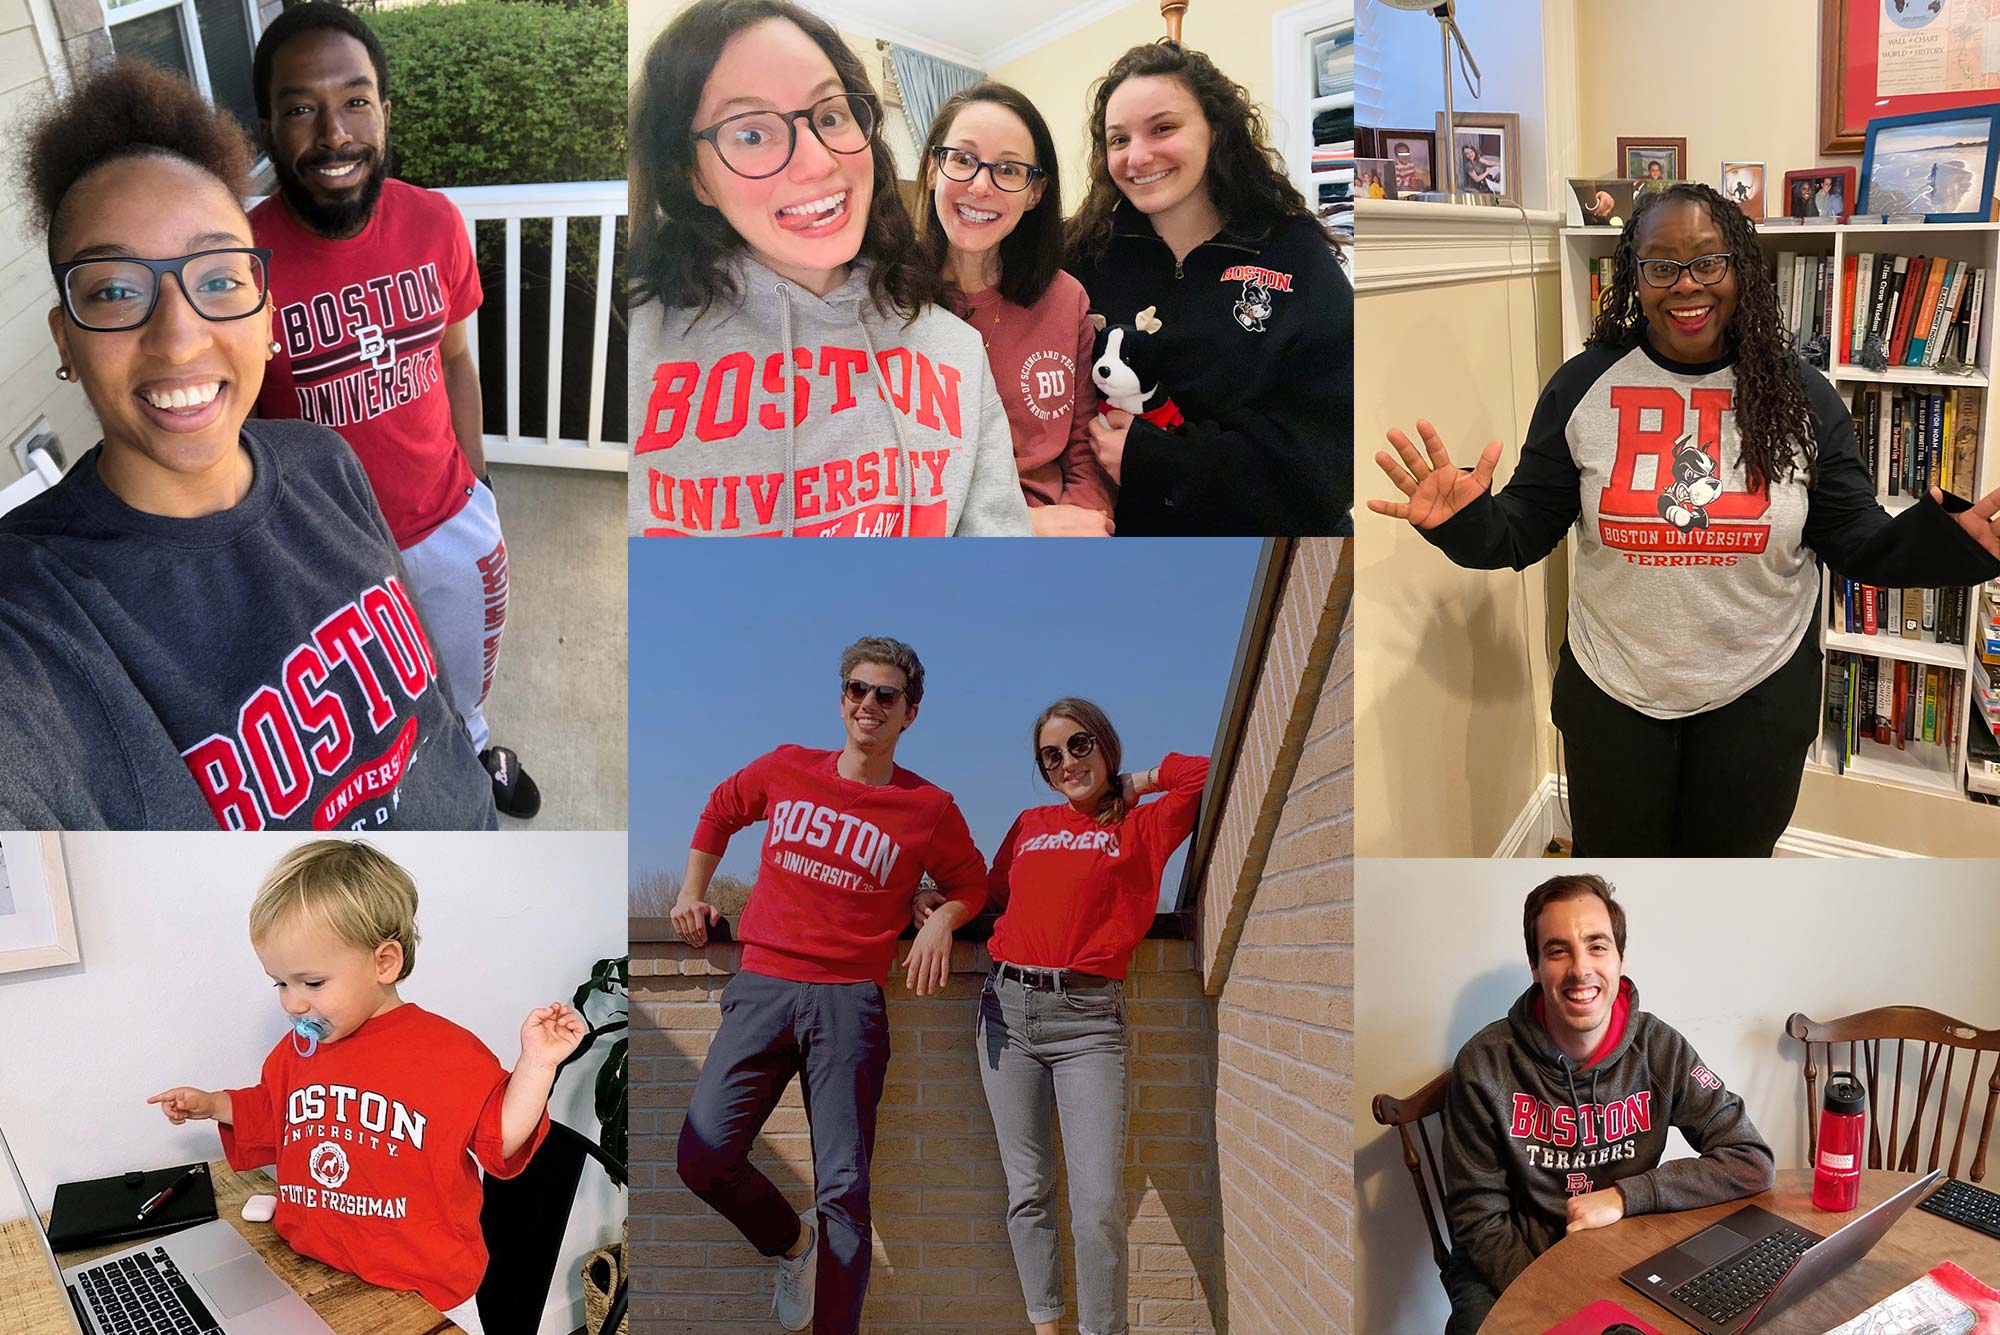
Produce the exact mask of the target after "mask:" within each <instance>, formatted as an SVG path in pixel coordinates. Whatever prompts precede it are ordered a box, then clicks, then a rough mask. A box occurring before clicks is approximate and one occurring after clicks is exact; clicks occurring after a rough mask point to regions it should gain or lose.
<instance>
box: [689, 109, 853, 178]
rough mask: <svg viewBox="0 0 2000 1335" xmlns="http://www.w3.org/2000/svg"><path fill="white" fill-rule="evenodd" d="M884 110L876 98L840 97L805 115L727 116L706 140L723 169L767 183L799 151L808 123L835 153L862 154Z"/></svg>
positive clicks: (702, 133)
mask: <svg viewBox="0 0 2000 1335" xmlns="http://www.w3.org/2000/svg"><path fill="white" fill-rule="evenodd" d="M880 113H881V104H880V103H879V102H877V101H876V100H875V97H874V95H873V94H870V93H835V94H834V95H833V96H832V97H823V98H821V99H820V100H819V101H817V102H815V103H813V104H812V105H811V106H809V107H806V108H804V109H803V110H799V111H746V112H743V113H742V114H740V115H736V116H727V117H724V118H723V119H722V120H719V121H717V122H716V123H715V124H713V125H711V126H709V127H708V128H707V129H706V130H697V131H696V132H695V136H694V137H695V138H696V139H697V140H702V139H706V140H707V141H708V145H709V147H710V148H713V149H714V150H715V156H717V157H718V158H721V159H722V165H723V166H725V167H727V168H729V170H731V171H733V172H735V173H736V174H737V175H738V176H742V177H746V178H748V179H749V180H752V181H761V180H763V179H764V178H765V177H767V176H776V175H777V174H778V173H779V172H781V171H783V170H784V169H785V164H787V163H789V162H790V161H791V160H792V154H793V153H794V152H796V151H797V149H798V146H799V125H798V123H799V122H800V121H801V120H803V121H804V122H805V123H806V125H807V126H808V127H809V128H810V129H811V130H812V132H813V138H815V139H817V140H819V141H820V143H822V144H824V145H825V146H826V149H827V151H828V152H830V153H859V152H860V151H861V150H862V149H864V148H866V147H868V144H869V140H870V139H871V137H872V136H873V135H874V133H875V123H876V121H877V120H878V119H879V118H880Z"/></svg>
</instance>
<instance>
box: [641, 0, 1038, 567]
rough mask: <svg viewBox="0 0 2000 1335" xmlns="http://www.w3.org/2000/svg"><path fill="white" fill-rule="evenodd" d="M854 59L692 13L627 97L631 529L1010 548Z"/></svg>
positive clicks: (763, 5)
mask: <svg viewBox="0 0 2000 1335" xmlns="http://www.w3.org/2000/svg"><path fill="white" fill-rule="evenodd" d="M881 118H882V105H881V102H880V100H879V99H878V98H877V97H876V96H875V93H874V90H873V89H872V88H871V87H870V85H869V82H868V76H867V74H866V72H865V71H864V70H863V68H862V65H861V62H860V61H859V60H858V59H857V58H856V57H855V55H854V53H853V52H851V51H849V50H848V49H847V46H846V44H845V43H843V42H842V41H841V39H840V36H839V34H837V33H836V32H834V30H833V29H832V27H830V26H829V25H828V24H827V23H826V22H825V21H824V20H822V19H820V18H817V17H815V16H814V15H812V14H810V13H808V12H807V11H806V10H804V9H802V8H800V7H799V6H797V5H795V4H791V3H789V0H698V3H696V4H693V5H691V6H689V7H688V8H687V9H686V10H685V11H683V12H682V13H681V15H680V16H679V17H678V18H676V19H675V20H674V22H673V23H672V24H671V25H670V26H669V27H668V28H667V30H666V31H665V32H664V33H663V34H661V36H660V37H659V38H658V39H657V40H656V41H655V42H654V43H653V46H652V49H651V50H650V51H649V52H648V53H647V56H646V60H645V63H644V66H643V68H642V70H641V72H640V76H639V79H638V85H637V87H636V89H635V91H634V93H633V98H632V115H631V137H632V173H633V174H632V201H633V210H632V217H633V230H632V246H631V258H630V264H631V274H632V289H633V294H634V299H633V306H634V308H635V309H634V312H633V316H632V330H631V339H630V345H629V346H630V352H629V357H630V365H629V368H628V370H629V378H628V381H627V393H628V394H629V395H630V401H631V407H632V421H633V423H634V436H633V444H632V458H631V474H630V481H629V490H628V493H627V496H628V499H627V517H628V522H629V528H630V531H631V532H632V534H634V535H635V536H675V535H700V536H711V535H715V536H741V535H749V534H784V535H786V536H793V535H797V536H801V537H807V536H828V537H832V536H850V537H873V536H912V535H914V536H946V535H951V534H964V535H995V534H1026V533H1028V532H1029V531H1030V529H1029V522H1028V506H1027V502H1026V501H1025V500H1024V499H1023V498H1022V495H1021V485H1020V479H1019V477H1018V476H1017V474H1016V473H1015V469H1014V443H1013V439H1012V437H1011V435H1010V434H1009V432H1008V426H1007V414H1006V411H1005V409H1004V408H1003V407H1002V405H1001V402H1000V396H999V391H998V390H997V389H996V388H995V387H994V384H993V375H992V373H991V372H990V371H989V370H988V369H987V365H986V358H985V352H984V349H983V348H982V347H981V346H980V342H979V338H978V336H977V335H976V334H975V333H974V332H973V331H972V330H971V328H969V327H968V326H967V325H966V324H965V323H964V322H963V321H961V320H959V319H957V318H956V317H954V316H953V315H951V313H950V312H949V311H947V310H945V309H943V308H942V307H940V306H939V305H938V304H937V302H938V298H939V294H940V288H939V281H938V275H937V271H936V269H935V268H933V267H930V266H927V265H926V264H925V263H924V262H923V259H922V255H921V252H920V251H919V250H918V249H917V246H916V240H915V236H914V233H913V232H912V230H911V225H910V219H909V215H908V214H907V213H905V212H904V210H903V203H902V200H901V198H900V197H899V196H898V195H897V193H896V171H895V164H894V162H893V160H892V158H891V155H890V153H889V151H888V149H887V147H886V146H884V145H883V144H882V142H881V138H880V128H881Z"/></svg>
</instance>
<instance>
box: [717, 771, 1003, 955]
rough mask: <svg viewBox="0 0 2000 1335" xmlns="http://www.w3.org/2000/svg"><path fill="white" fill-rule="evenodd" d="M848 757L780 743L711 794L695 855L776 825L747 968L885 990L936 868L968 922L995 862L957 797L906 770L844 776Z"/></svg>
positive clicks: (746, 943) (766, 852)
mask: <svg viewBox="0 0 2000 1335" xmlns="http://www.w3.org/2000/svg"><path fill="white" fill-rule="evenodd" d="M839 760H840V752H838V751H813V750H808V749H807V748H805V747H803V746H781V747H779V748H778V749H777V750H775V751H773V752H771V753H770V754H769V755H764V756H760V757H758V758H757V759H756V760H753V761H751V762H750V763H749V764H748V765H745V766H744V767H743V768H742V769H740V770H738V771H736V773H734V774H732V775H730V776H729V777H728V778H727V779H725V780H723V781H722V783H721V784H720V785H719V786H717V788H716V790H715V791H714V792H713V793H710V794H709V797H708V805H707V806H706V807H705V808H703V809H702V813H701V820H700V822H699V823H698V824H697V825H696V826H695V831H694V840H693V843H694V847H695V848H696V849H698V850H699V851H701V852H703V853H709V854H713V855H714V856H716V857H721V856H722V854H723V853H724V852H725V851H726V850H727V849H728V847H729V836H731V835H732V834H734V833H736V831H738V830H740V829H742V828H743V827H744V826H746V825H750V824H753V823H755V822H757V821H760V820H768V821H769V822H770V829H769V830H768V831H767V832H766V833H765V835H764V848H763V855H762V861H761V862H760V863H759V865H758V868H757V884H756V885H755V887H753V888H752V890H751V892H750V903H749V906H748V907H747V908H745V909H744V911H743V921H742V923H741V924H740V925H739V926H738V927H737V931H736V935H737V937H738V938H739V939H740V940H741V941H742V942H743V967H744V969H746V970H748V971H749V972H751V973H761V974H768V975H770V976H771V977H773V978H789V979H791V980H792V981H793V982H798V983H861V982H876V983H880V982H885V981H886V980H887V978H888V976H889V961H890V960H892V959H893V958H895V953H896V936H897V934H898V933H899V932H901V931H902V930H903V928H904V927H906V926H908V925H909V922H910V899H911V897H912V896H913V895H914V894H915V893H916V890H917V882H918V881H919V880H920V879H921V878H922V877H923V874H924V873H925V872H929V873H930V875H931V879H932V880H934V881H936V882H937V886H938V889H940V890H941V891H943V892H944V894H945V897H946V898H947V899H952V900H956V901H957V902H959V903H961V904H963V905H964V906H965V910H966V914H967V916H970V915H972V914H975V913H977V912H979V909H980V906H981V905H983V904H984V903H985V902H986V862H985V860H984V859H983V858H981V857H980V856H979V850H978V849H977V848H975V847H974V846H973V843H972V834H971V832H970V831H969V830H967V829H966V826H965V817H964V816H962V815H960V814H959V810H958V804H957V803H956V802H954V801H952V799H951V794H950V793H947V792H945V791H944V789H942V788H938V787H936V786H934V785H932V784H930V783H927V782H925V781H924V780H923V779H920V778H918V777H917V776H916V775H914V774H912V773H910V772H909V771H908V770H906V769H904V768H903V767H902V766H900V765H898V766H896V768H895V772H894V773H893V774H892V775H891V777H890V779H889V782H887V783H885V784H879V785H877V784H866V783H857V782H855V781H854V780H852V779H844V778H842V777H841V776H840V771H839V769H838V768H837V765H838V762H839Z"/></svg>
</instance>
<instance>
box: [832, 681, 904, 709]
mask: <svg viewBox="0 0 2000 1335" xmlns="http://www.w3.org/2000/svg"><path fill="white" fill-rule="evenodd" d="M871 691H872V692H874V695H875V703H876V704H878V705H880V706H881V707H882V708H884V709H888V708H891V707H892V706H894V705H895V703H896V701H898V700H900V699H901V698H902V697H903V688H902V687H900V686H880V685H877V684H876V683H874V682H869V681H862V680H861V679H860V678H859V677H849V678H848V679H847V680H846V681H843V682H842V683H840V693H841V694H842V695H845V696H846V697H847V699H848V703H850V704H857V705H858V704H860V703H861V702H862V701H863V700H866V699H867V698H868V695H869V693H870V692H871Z"/></svg>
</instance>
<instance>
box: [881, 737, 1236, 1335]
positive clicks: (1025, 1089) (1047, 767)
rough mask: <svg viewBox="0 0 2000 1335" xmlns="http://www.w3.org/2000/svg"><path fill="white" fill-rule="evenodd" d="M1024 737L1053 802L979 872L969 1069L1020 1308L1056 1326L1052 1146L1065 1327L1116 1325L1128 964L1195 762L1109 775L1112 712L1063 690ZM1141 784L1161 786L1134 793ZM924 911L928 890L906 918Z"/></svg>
mask: <svg viewBox="0 0 2000 1335" xmlns="http://www.w3.org/2000/svg"><path fill="white" fill-rule="evenodd" d="M1029 738H1030V741H1031V743H1032V745H1033V747H1034V759H1035V769H1036V772H1037V773H1038V774H1040V776H1041V779H1042V782H1043V783H1045V784H1047V785H1048V786H1049V787H1050V788H1053V789H1054V790H1055V791H1056V792H1058V793H1060V794H1061V795H1062V797H1063V800H1062V801H1061V802H1058V803H1056V804H1055V805H1053V806H1045V807H1035V808H1033V809H1032V810H1029V811H1024V812H1022V813H1021V814H1020V815H1019V816H1018V817H1016V818H1015V821H1014V824H1013V826H1012V827H1011V828H1010V829H1009V830H1008V831H1007V836H1006V838H1004V839H1003V840H1001V842H1000V849H999V851H998V852H997V853H995V854H994V857H993V867H992V870H991V871H990V872H989V873H988V875H987V882H986V893H987V897H988V898H989V899H990V900H991V901H992V902H993V903H994V904H996V905H997V906H999V908H1000V916H999V918H998V919H997V920H995V922H994V924H993V936H992V939H991V940H990V941H988V943H987V950H988V952H989V953H990V954H991V955H992V957H993V968H992V971H991V972H990V973H989V974H988V975H987V977H986V982H985V985H984V987H983V988H982V989H981V992H980V998H979V1018H978V1020H977V1021H976V1033H977V1039H978V1041H977V1048H978V1052H979V1054H980V1062H979V1076H980V1080H981V1082H982V1084H983V1085H984V1086H985V1090H986V1104H987V1107H988V1108H990V1109H991V1110H992V1113H993V1132H994V1135H995V1136H996V1137H997V1138H998V1140H999V1145H1000V1163H1001V1166H1002V1168H1003V1169H1004V1170H1005V1172H1006V1176H1007V1237H1008V1240H1009V1241H1010V1242H1012V1243H1013V1247H1014V1265H1015V1268H1016V1269H1017V1270H1018V1271H1019V1272H1020V1277H1021V1293H1022V1297H1023V1299H1024V1300H1025V1301H1026V1303H1027V1308H1028V1320H1029V1321H1031V1322H1032V1323H1034V1327H1035V1330H1036V1332H1037V1335H1055V1332H1056V1330H1057V1326H1058V1323H1059V1322H1061V1321H1062V1319H1063V1316H1064V1313H1065V1310H1066V1309H1065V1306H1064V1301H1063V1273H1062V1245H1061V1241H1060V1239H1059V1238H1058V1236H1057V1230H1056V1156H1057V1154H1058V1152H1060V1154H1061V1156H1062V1162H1063V1164H1064V1166H1065V1167H1066V1169H1067V1172H1068V1176H1069V1209H1070V1233H1071V1235H1072V1236H1073V1237H1074V1239H1075V1242H1076V1305H1077V1311H1076V1319H1077V1329H1078V1330H1079V1331H1084V1332H1113V1331H1122V1330H1124V1329H1125V1321H1126V1288H1127V1284H1126V1255H1127V1253H1126V1245H1125V1242H1126V1237H1125V1235H1126V1226H1125V1225H1126V1219H1127V1217H1128V1216H1129V1214H1130V1211H1129V1210H1128V1209H1127V1201H1126V1199H1125V1195H1126V1193H1125V1130H1126V1113H1127V1110H1128V1107H1129V1100H1128V1099H1127V1097H1126V1086H1125V1077H1126V1057H1127V1053H1128V1050H1129V1041H1128V1038H1127V1034H1126V1023H1125V973H1126V969H1127V968H1128V966H1129V965H1130V964H1131V960H1132V952H1133V951H1134V950H1136V949H1137V948H1138V945H1139V942H1140V941H1141V940H1143V939H1144V938H1145V935H1146V932H1147V929H1149V928H1150V927H1151V926H1152V925H1153V915H1154V913H1155V912H1156V911H1157V910H1158V907H1159V898H1160V876H1161V873H1162V872H1163V871H1164V870H1165V868H1166V865H1167V859H1168V858H1169V857H1171V856H1172V855H1173V851H1174V849H1176V848H1178V847H1179V846H1180V844H1181V842H1182V841H1183V840H1185V839H1186V838H1187V837H1188V834H1189V832H1190V831H1191V830H1193V829H1194V818H1195V813H1196V811H1197V809H1198V808H1199V807H1200V804H1201V792H1202V786H1203V785H1204V784H1205V783H1206V782H1207V780H1208V758H1207V757H1206V756H1185V755H1169V756H1167V757H1166V759H1164V760H1162V761H1161V762H1160V763H1159V764H1158V765H1156V766H1154V767H1153V768H1151V769H1147V770H1143V771H1140V772H1137V773H1121V772H1120V769H1119V766H1120V764H1121V762H1122V760H1123V757H1124V753H1123V750H1122V748H1121V746H1120V744H1119V740H1118V732H1117V730H1116V729H1115V728H1113V727H1112V726H1111V720H1110V719H1109V718H1107V717H1106V716H1105V713H1104V711H1103V710H1102V709H1100V708H1098V707H1097V706H1096V705H1094V704H1092V703H1091V702H1090V701H1088V700H1081V699H1076V698H1074V697H1068V698H1064V699H1061V700H1057V701H1055V702H1054V703H1053V704H1051V705H1049V706H1048V707H1047V708H1046V709H1044V710H1042V712H1041V713H1040V714H1039V715H1037V716H1036V718H1035V725H1034V727H1033V729H1032V730H1031V731H1030V733H1029ZM1152 792H1158V793H1160V794H1161V796H1160V797H1159V798H1158V799H1157V800H1155V801H1152V802H1146V803H1141V802H1139V800H1138V799H1139V798H1140V797H1142V796H1144V795H1145V794H1148V793H1152ZM930 907H931V905H930V902H929V900H928V897H927V899H926V902H924V903H920V905H919V908H918V915H919V917H921V916H922V915H923V914H924V913H926V912H927V911H928V910H929V909H930ZM937 911H939V912H942V911H943V910H942V909H939V910H937ZM928 926H929V924H928V923H926V924H925V929H926V930H928ZM1058 1115H1060V1117H1061V1119H1062V1143H1061V1145H1060V1147H1058V1145H1057V1143H1056V1130H1055V1128H1056V1118H1057V1116H1058Z"/></svg>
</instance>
